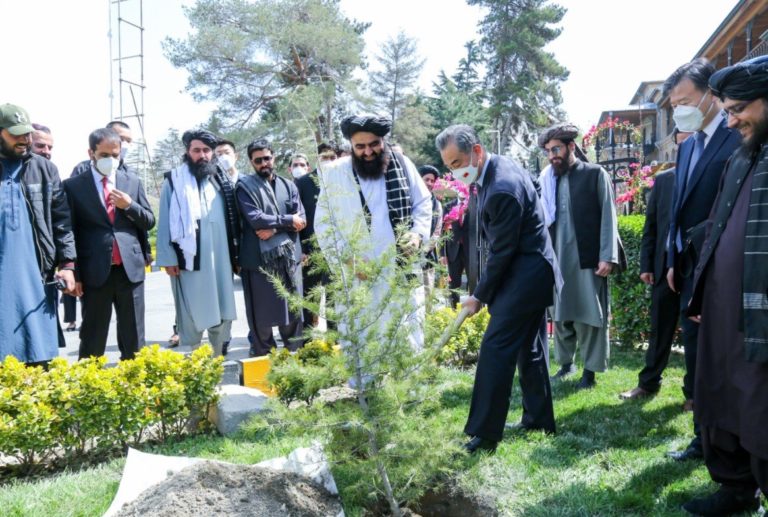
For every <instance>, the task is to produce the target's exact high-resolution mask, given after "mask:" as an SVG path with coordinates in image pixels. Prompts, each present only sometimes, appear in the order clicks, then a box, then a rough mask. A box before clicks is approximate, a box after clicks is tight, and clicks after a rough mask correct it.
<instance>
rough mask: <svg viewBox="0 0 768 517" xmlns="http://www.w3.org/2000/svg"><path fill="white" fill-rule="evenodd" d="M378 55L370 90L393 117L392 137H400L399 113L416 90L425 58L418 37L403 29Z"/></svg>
mask: <svg viewBox="0 0 768 517" xmlns="http://www.w3.org/2000/svg"><path fill="white" fill-rule="evenodd" d="M376 59H377V60H378V62H379V67H380V68H379V69H378V70H375V71H373V72H371V92H372V93H373V96H374V98H375V100H376V102H377V103H378V104H379V106H380V107H381V108H382V109H384V110H385V111H386V112H387V114H388V115H389V116H390V118H391V119H392V137H393V138H397V137H398V134H397V129H396V121H397V117H398V116H399V115H400V112H401V111H402V110H403V108H405V106H406V105H407V99H408V96H409V95H410V94H411V93H413V88H414V85H415V84H416V81H417V80H418V78H419V74H420V73H421V69H422V67H423V66H424V60H423V59H421V58H420V57H419V55H418V48H417V44H416V40H415V39H413V38H410V37H408V36H407V35H406V34H405V33H404V32H402V31H400V32H398V33H397V36H395V37H394V38H392V37H390V38H389V39H387V41H386V42H385V43H384V45H383V46H382V47H381V54H379V55H377V56H376Z"/></svg>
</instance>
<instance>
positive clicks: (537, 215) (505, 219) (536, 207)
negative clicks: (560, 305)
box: [472, 155, 556, 315]
mask: <svg viewBox="0 0 768 517" xmlns="http://www.w3.org/2000/svg"><path fill="white" fill-rule="evenodd" d="M489 160H490V161H489V163H488V168H487V169H486V170H485V175H484V177H483V184H482V185H480V186H479V191H478V208H479V214H480V216H479V217H480V224H481V225H482V232H483V235H484V237H485V239H486V240H487V241H488V259H487V261H486V264H485V268H484V269H483V270H482V271H481V272H480V279H479V281H478V283H477V287H476V288H475V290H474V292H473V293H472V294H473V295H474V296H475V298H477V299H478V300H480V301H482V302H485V303H487V304H488V309H489V311H490V312H491V314H505V315H509V314H523V313H527V312H531V311H535V310H538V309H543V308H545V307H548V306H549V305H552V298H553V289H552V288H553V286H554V278H555V267H556V266H555V253H554V251H553V250H552V244H551V242H550V240H549V234H548V233H547V227H546V225H545V224H544V210H543V208H542V206H541V203H539V196H538V194H537V193H536V188H535V187H534V185H533V182H532V181H531V177H530V174H528V172H527V171H525V170H524V169H523V168H522V167H520V166H519V165H518V164H516V163H515V162H513V161H512V160H510V159H508V158H505V157H500V156H496V155H489Z"/></svg>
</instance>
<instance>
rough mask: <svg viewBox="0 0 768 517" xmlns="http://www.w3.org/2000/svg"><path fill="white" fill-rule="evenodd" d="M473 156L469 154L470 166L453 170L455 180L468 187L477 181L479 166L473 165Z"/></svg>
mask: <svg viewBox="0 0 768 517" xmlns="http://www.w3.org/2000/svg"><path fill="white" fill-rule="evenodd" d="M472 154H473V153H472V152H470V153H469V164H468V165H467V166H466V167H459V168H458V169H451V175H453V179H456V180H459V181H460V182H462V183H463V184H465V185H467V186H469V185H471V184H472V182H473V181H475V180H476V179H477V165H472Z"/></svg>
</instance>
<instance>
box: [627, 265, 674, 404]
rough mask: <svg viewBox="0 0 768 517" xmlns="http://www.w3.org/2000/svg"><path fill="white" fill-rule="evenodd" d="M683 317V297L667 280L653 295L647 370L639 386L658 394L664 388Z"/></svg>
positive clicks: (646, 352)
mask: <svg viewBox="0 0 768 517" xmlns="http://www.w3.org/2000/svg"><path fill="white" fill-rule="evenodd" d="M679 315H680V295H679V294H677V293H676V292H674V291H673V290H672V289H670V288H669V284H667V281H666V279H662V280H661V281H660V282H659V283H658V284H656V285H654V286H653V290H652V291H651V333H650V336H649V338H648V350H646V351H645V367H644V368H643V369H642V370H640V373H639V375H638V376H637V377H638V383H637V385H638V386H640V387H641V388H643V389H644V390H647V391H651V392H656V391H659V388H660V387H661V374H662V373H663V372H664V369H665V368H666V367H667V363H668V362H669V353H670V351H671V350H672V342H673V341H674V340H675V332H676V331H677V325H678V320H679Z"/></svg>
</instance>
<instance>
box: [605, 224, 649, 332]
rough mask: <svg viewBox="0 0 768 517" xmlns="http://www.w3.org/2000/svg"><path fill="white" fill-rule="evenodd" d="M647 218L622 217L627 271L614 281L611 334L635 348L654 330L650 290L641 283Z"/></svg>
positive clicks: (614, 277) (622, 237) (613, 279)
mask: <svg viewBox="0 0 768 517" xmlns="http://www.w3.org/2000/svg"><path fill="white" fill-rule="evenodd" d="M644 224H645V216H644V215H625V216H620V217H619V235H620V236H621V242H622V243H623V244H624V251H625V252H626V254H627V270H626V271H624V272H623V273H621V274H620V275H613V276H611V279H610V287H611V335H612V337H613V339H614V340H615V341H618V342H619V343H621V344H622V345H627V346H634V345H637V344H639V343H643V342H645V341H647V340H648V332H649V331H650V322H651V319H650V312H649V310H650V306H651V300H650V289H649V288H648V286H646V285H645V284H644V283H643V282H642V280H640V242H641V240H642V237H643V225H644Z"/></svg>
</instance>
